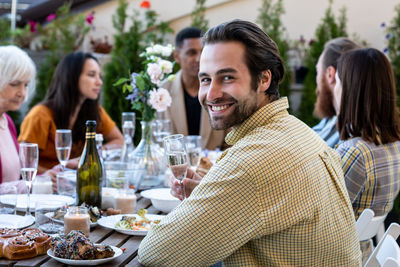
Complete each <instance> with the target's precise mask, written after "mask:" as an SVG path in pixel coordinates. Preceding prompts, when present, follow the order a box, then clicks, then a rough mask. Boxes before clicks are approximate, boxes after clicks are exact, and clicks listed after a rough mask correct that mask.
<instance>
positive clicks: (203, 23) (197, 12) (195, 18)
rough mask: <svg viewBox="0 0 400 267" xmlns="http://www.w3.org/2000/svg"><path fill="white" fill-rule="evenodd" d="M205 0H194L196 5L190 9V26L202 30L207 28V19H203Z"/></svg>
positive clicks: (204, 30)
mask: <svg viewBox="0 0 400 267" xmlns="http://www.w3.org/2000/svg"><path fill="white" fill-rule="evenodd" d="M205 3H206V0H196V5H195V7H194V10H193V11H192V24H191V25H190V26H192V27H197V28H199V29H200V30H201V31H202V32H206V31H207V30H208V20H207V19H205V13H206V7H205Z"/></svg>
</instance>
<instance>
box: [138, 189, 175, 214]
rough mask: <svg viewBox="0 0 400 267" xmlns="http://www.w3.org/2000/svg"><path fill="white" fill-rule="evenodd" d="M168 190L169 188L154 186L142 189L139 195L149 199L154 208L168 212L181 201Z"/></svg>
mask: <svg viewBox="0 0 400 267" xmlns="http://www.w3.org/2000/svg"><path fill="white" fill-rule="evenodd" d="M170 190H171V189H170V188H156V189H150V190H146V191H142V192H141V193H140V195H141V196H142V197H145V198H148V199H150V200H151V203H152V204H153V206H154V207H155V208H156V209H158V210H160V211H162V212H165V213H168V212H170V211H171V210H173V209H174V208H175V207H176V206H178V205H179V203H181V201H180V200H179V199H177V198H175V197H174V196H172V195H171V193H170Z"/></svg>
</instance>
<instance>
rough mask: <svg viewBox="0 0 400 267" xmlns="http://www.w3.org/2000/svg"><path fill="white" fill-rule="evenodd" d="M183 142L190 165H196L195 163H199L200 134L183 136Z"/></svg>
mask: <svg viewBox="0 0 400 267" xmlns="http://www.w3.org/2000/svg"><path fill="white" fill-rule="evenodd" d="M185 143H186V148H187V151H188V156H189V160H190V166H192V167H197V165H199V162H200V155H201V136H200V135H188V136H185Z"/></svg>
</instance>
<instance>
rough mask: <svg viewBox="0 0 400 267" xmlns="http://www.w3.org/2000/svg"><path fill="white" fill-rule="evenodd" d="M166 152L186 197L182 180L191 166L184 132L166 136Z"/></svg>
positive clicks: (169, 164)
mask: <svg viewBox="0 0 400 267" xmlns="http://www.w3.org/2000/svg"><path fill="white" fill-rule="evenodd" d="M164 154H165V156H166V158H167V164H168V166H169V168H170V169H171V172H172V174H173V175H174V177H175V179H177V180H178V181H179V183H180V185H181V187H182V192H183V198H186V193H185V187H184V186H183V183H182V180H183V178H185V177H186V173H187V169H188V168H189V157H188V154H187V150H186V145H185V139H184V136H183V134H174V135H170V136H167V137H164Z"/></svg>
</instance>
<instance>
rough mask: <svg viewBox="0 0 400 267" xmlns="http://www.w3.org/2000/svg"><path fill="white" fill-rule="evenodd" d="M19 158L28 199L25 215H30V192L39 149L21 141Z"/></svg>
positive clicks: (34, 145)
mask: <svg viewBox="0 0 400 267" xmlns="http://www.w3.org/2000/svg"><path fill="white" fill-rule="evenodd" d="M19 160H20V163H21V175H22V179H24V181H25V183H26V185H27V187H28V193H27V194H28V195H27V196H28V201H27V208H26V214H25V215H26V216H32V215H31V210H30V204H31V203H30V192H31V188H32V181H33V180H34V179H35V177H36V172H37V167H38V161H39V149H38V145H37V144H32V143H21V144H20V145H19Z"/></svg>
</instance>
